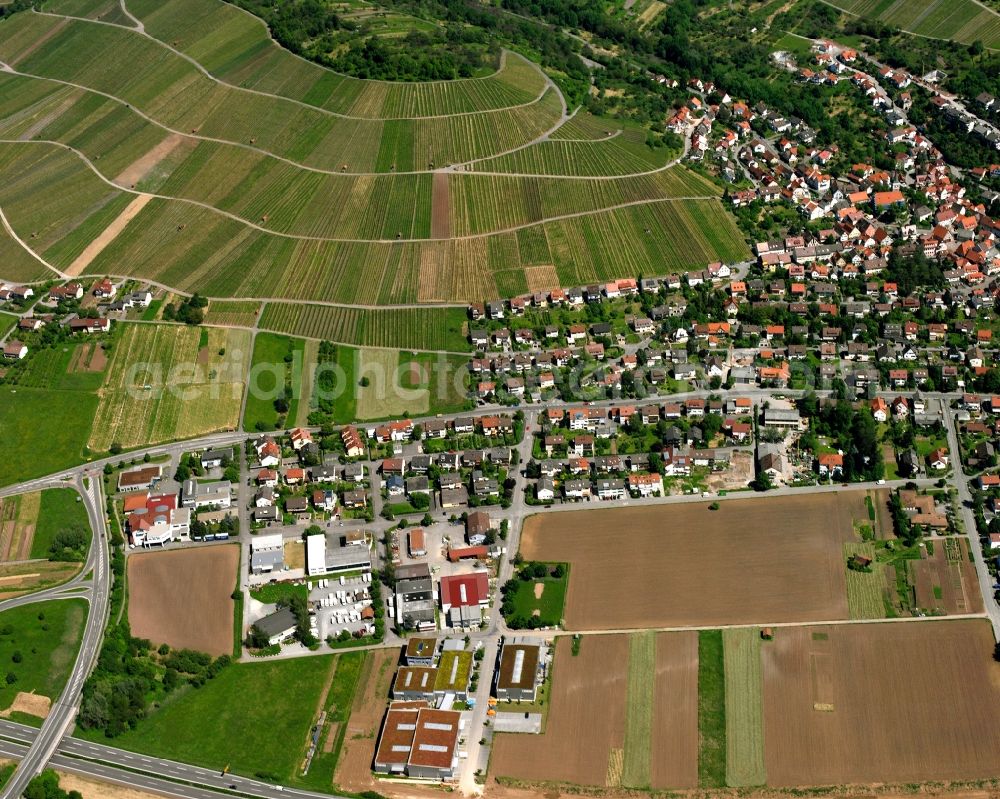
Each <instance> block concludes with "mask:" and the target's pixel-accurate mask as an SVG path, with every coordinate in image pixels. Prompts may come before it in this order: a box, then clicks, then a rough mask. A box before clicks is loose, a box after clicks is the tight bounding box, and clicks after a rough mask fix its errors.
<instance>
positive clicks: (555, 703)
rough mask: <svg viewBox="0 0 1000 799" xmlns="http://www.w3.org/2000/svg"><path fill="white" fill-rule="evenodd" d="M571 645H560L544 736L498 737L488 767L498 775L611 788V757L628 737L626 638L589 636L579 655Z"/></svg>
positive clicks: (562, 640) (563, 640) (564, 639)
mask: <svg viewBox="0 0 1000 799" xmlns="http://www.w3.org/2000/svg"><path fill="white" fill-rule="evenodd" d="M572 646H573V642H572V637H571V636H568V635H567V636H561V637H559V638H558V639H557V640H556V653H555V664H554V666H553V678H552V695H551V696H552V699H551V706H550V708H549V715H548V720H547V722H546V727H545V732H544V733H542V734H541V735H522V734H514V733H500V734H498V735H497V736H496V738H495V742H494V745H493V756H492V760H491V766H490V771H491V773H492V774H494V775H495V776H504V777H513V778H517V779H522V780H530V781H536V782H543V781H546V782H547V781H552V782H568V783H575V784H578V785H580V784H582V785H597V786H603V785H606V784H607V781H608V772H609V768H608V767H609V760H610V758H611V753H612V751H613V750H617V751H618V752H619V754H620V751H621V749H622V745H623V742H624V736H625V690H626V682H627V675H628V653H629V645H628V636H626V635H607V636H605V635H602V636H593V637H586V638H585V640H584V641H582V643H581V646H580V653H579V654H578V655H576V656H574V655H573V653H572V651H571V650H572ZM659 658H660V656H659V653H658V654H657V662H658V663H659Z"/></svg>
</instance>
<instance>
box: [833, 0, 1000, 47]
mask: <svg viewBox="0 0 1000 799" xmlns="http://www.w3.org/2000/svg"><path fill="white" fill-rule="evenodd" d="M822 2H824V3H826V4H827V5H829V6H832V7H833V8H835V9H837V10H838V11H842V12H844V13H846V14H850V15H851V16H853V17H860V18H863V19H871V18H874V19H877V20H880V21H882V22H884V23H885V24H887V25H891V26H894V27H897V28H899V29H900V30H902V31H904V32H905V33H908V34H910V35H911V36H919V37H920V38H922V39H937V40H943V41H959V42H963V43H966V44H971V43H972V42H973V41H974V40H975V39H980V40H982V39H983V36H982V33H983V32H984V31H985V32H986V34H987V35H986V39H985V41H984V44H985V46H986V48H987V49H988V50H998V49H1000V14H998V13H997V12H996V11H995V10H994V9H992V8H989V7H988V6H985V5H983V4H982V3H980V2H978V1H977V0H969V1H968V3H967V4H961V3H959V2H958V1H957V0H955V2H954V3H953V4H949V3H945V4H944V6H945V8H946V10H948V13H947V15H946V16H945V17H944V18H943V19H934V20H933V25H930V26H927V27H925V28H924V30H918V29H919V28H921V27H924V22H925V20H926V18H927V16H928V15H929V14H930V13H931V12H932V11H934V14H935V15H936V14H938V13H939V12H938V11H936V10H935V9H934V6H935V4H936V2H937V0H930V2H928V3H927V4H926V6H924V8H923V9H922V10H921V9H920V3H918V2H912V4H911V5H909V6H905V7H903V8H904V9H905V11H906V12H908V13H909V12H912V11H914V10H916V11H917V13H916V16H915V17H910V16H905V17H904V18H900V15H898V14H896V13H893V14H890V15H888V17H884V16H883V14H882V13H880V14H872V13H871V11H872V10H873V8H872V7H870V6H869V4H868V3H866V2H857V0H822ZM897 5H898V4H892V10H893V11H894V12H895V11H896V10H898V9H895V6H897ZM887 10H890V9H887ZM968 12H972V15H971V16H966V15H967V13H968ZM956 13H957V14H958V15H959V17H960V19H959V24H958V25H957V26H943V23H945V22H947V21H948V20H949V19H950V18H951V17H953V16H955V15H956ZM932 19H933V15H932Z"/></svg>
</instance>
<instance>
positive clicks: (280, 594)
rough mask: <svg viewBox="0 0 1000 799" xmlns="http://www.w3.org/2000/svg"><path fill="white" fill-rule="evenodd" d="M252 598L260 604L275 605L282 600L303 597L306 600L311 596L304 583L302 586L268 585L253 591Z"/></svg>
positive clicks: (288, 584)
mask: <svg viewBox="0 0 1000 799" xmlns="http://www.w3.org/2000/svg"><path fill="white" fill-rule="evenodd" d="M250 596H252V597H253V598H254V599H256V600H257V601H258V602H264V603H266V604H269V605H273V604H275V603H277V602H279V601H281V600H282V599H286V598H291V597H293V596H301V597H302V598H303V599H306V598H308V596H309V589H308V588H306V585H305V583H302V585H295V584H294V583H268V584H267V585H262V586H261V587H260V588H257V589H254V590H253V591H251V592H250Z"/></svg>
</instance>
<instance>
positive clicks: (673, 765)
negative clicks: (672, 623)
mask: <svg viewBox="0 0 1000 799" xmlns="http://www.w3.org/2000/svg"><path fill="white" fill-rule="evenodd" d="M653 701H654V703H655V704H654V708H653V736H652V748H653V756H652V761H651V766H652V787H653V788H695V787H697V786H698V633H696V632H694V631H692V632H684V633H661V634H660V635H658V636H656V684H655V688H654V696H653Z"/></svg>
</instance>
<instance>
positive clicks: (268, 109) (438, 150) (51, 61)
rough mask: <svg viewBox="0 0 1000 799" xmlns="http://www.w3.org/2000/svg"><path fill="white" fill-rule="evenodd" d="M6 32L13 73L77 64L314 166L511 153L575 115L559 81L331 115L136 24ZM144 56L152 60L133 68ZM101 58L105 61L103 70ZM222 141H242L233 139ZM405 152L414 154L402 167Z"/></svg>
mask: <svg viewBox="0 0 1000 799" xmlns="http://www.w3.org/2000/svg"><path fill="white" fill-rule="evenodd" d="M53 21H55V22H53ZM67 23H68V24H67ZM95 25H96V26H97V28H98V29H101V30H102V31H103V32H102V33H100V34H99V35H96V36H91V35H90V34H91V33H92V32H93V31H92V30H87V27H88V26H95ZM0 31H2V32H3V34H4V35H3V37H0V52H2V53H3V59H4V60H5V61H7V62H10V63H9V64H8V65H6V66H4V67H3V69H4V71H11V69H10V68H12V67H14V66H15V65H16V66H17V67H21V68H23V70H24V71H23V72H21V73H20V74H27V75H31V76H33V77H41V76H42V75H40V74H39V73H45V74H44V76H45V77H49V78H56V79H60V80H61V79H63V78H64V75H65V70H66V69H67V68H68V69H72V70H75V72H74V75H73V76H72V77H75V79H76V80H78V81H82V82H81V83H75V82H67V85H71V86H76V87H77V88H85V89H96V90H98V91H103V92H104V94H105V96H109V97H112V98H113V99H119V98H118V96H117V93H121V94H125V95H128V99H125V100H123V102H125V103H126V104H128V105H130V106H132V107H135V106H138V105H142V106H143V107H146V108H147V109H148V110H149V111H150V113H156V114H158V115H160V116H162V117H163V118H164V120H166V121H167V122H168V123H173V124H176V125H177V126H178V127H180V128H184V129H189V130H191V131H193V132H199V133H201V132H202V131H203V129H204V128H207V129H208V130H209V132H213V131H214V132H217V133H219V134H220V137H221V136H231V135H238V136H239V138H240V139H242V140H249V142H250V144H252V145H257V148H258V149H260V150H261V151H262V152H264V153H268V154H270V152H271V151H270V150H268V149H267V147H268V146H270V147H276V148H277V149H280V150H282V151H283V152H286V153H287V154H289V155H292V156H293V159H292V162H293V163H295V161H294V156H300V157H301V160H302V161H308V162H309V163H310V164H311V165H313V166H321V167H334V168H338V169H341V170H342V171H347V170H346V166H347V163H352V164H353V165H354V169H353V170H352V171H353V172H360V173H364V172H367V171H369V170H370V169H373V168H375V167H376V164H382V165H383V167H384V171H385V172H390V171H399V172H403V171H407V170H406V169H404V167H405V166H406V165H407V164H411V163H412V162H413V161H414V159H415V157H416V156H417V154H419V158H418V159H417V160H422V159H423V157H424V156H425V155H426V156H428V157H429V160H430V167H429V168H431V169H433V168H434V162H435V161H440V162H441V163H445V164H461V163H464V162H467V161H469V160H471V159H474V158H482V157H486V156H494V155H504V154H505V153H510V152H516V151H517V150H519V149H521V148H523V147H526V146H530V145H531V144H533V143H535V142H537V141H541V140H543V139H544V138H545V136H546V135H548V134H549V133H551V132H552V131H553V130H555V129H556V128H558V127H559V126H560V125H561V124H562V121H563V120H564V118H565V116H566V101H565V98H563V96H562V94H561V92H560V91H559V89H558V87H556V86H555V84H552V83H550V84H547V85H546V86H545V87H544V89H543V91H542V93H541V96H540V97H539V99H538V100H537V101H536V102H535V103H531V104H529V105H527V106H519V107H515V108H509V109H501V110H494V111H483V112H478V113H476V114H464V115H445V116H435V117H421V118H416V119H409V120H407V119H401V120H381V119H354V118H348V117H336V116H327V117H323V116H322V114H323V112H322V110H321V109H318V108H316V107H314V106H309V105H303V104H299V105H294V104H293V106H292V107H287V106H286V107H284V108H283V107H282V104H284V103H292V101H290V100H286V99H285V98H281V97H274V98H269V99H270V100H272V102H271V103H268V102H266V101H265V100H263V99H262V98H258V97H255V96H254V97H252V98H242V97H241V96H240V95H239V91H240V89H238V88H236V87H233V86H230V85H229V84H223V83H219V82H218V81H216V80H215V79H214V78H211V77H207V78H206V77H205V76H204V75H203V74H202V73H201V72H200V71H198V70H192V69H191V68H190V66H189V65H188V63H187V62H186V61H183V60H181V61H177V60H176V59H175V57H174V56H173V54H172V53H171V51H169V50H162V51H159V52H157V51H156V49H155V48H154V49H153V50H152V51H151V50H150V48H149V47H147V46H146V39H144V38H142V37H138V38H134V37H130V36H127V35H126V36H125V37H124V38H122V36H120V35H119V34H120V33H122V32H124V33H126V34H127V33H128V32H129V29H127V28H122V27H121V26H118V25H102V24H101V23H88V22H82V21H79V20H73V21H69V20H67V18H64V17H59V16H53V15H45V14H40V13H33V14H23V15H19V16H15V17H13V18H12V20H11V21H10V22H8V23H7V25H5V26H4V28H2V29H0ZM111 31H115V32H116V33H110V32H111ZM153 41H155V40H153ZM38 42H41V43H42V44H43V45H44V46H43V47H41V48H40V49H36V44H37V43H38ZM107 51H112V52H118V53H119V55H118V56H117V59H118V62H119V63H115V62H114V61H110V60H107V59H105V57H104V55H103V54H104V53H105V52H107ZM67 54H69V55H67ZM172 59H173V60H172ZM136 61H138V62H139V63H143V64H146V68H145V69H144V70H135V69H134V68H132V67H131V65H132V64H134V63H135V62H136ZM22 62H23V63H22ZM96 62H101V63H102V64H104V68H103V69H97V67H96ZM64 82H65V81H64ZM87 82H89V83H90V85H89V86H88V85H86V83H87ZM102 87H103V88H102ZM104 90H107V91H104ZM109 92H115V93H116V94H109ZM300 105H301V107H299V106H300ZM154 109H155V110H154ZM550 123H551V124H550ZM401 126H403V127H406V128H407V130H406V131H403V132H405V133H406V134H407V135H405V136H404V137H403V140H402V141H403V143H404V144H405V145H406V147H408V148H409V149H407V150H400V149H399V142H398V141H397V140H398V138H399V133H400V131H401ZM234 127H235V128H236V133H235V134H234V133H232V131H233V130H234ZM218 140H219V141H226V142H230V143H235V142H233V140H232V139H231V138H229V139H223V138H218ZM387 148H388V149H387ZM497 150H499V152H498V151H497ZM400 158H403V159H405V161H404V163H403V165H402V166H400V168H399V169H398V170H396V168H395V167H396V162H397V161H398V160H399V159H400ZM390 163H391V166H392V169H390Z"/></svg>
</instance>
